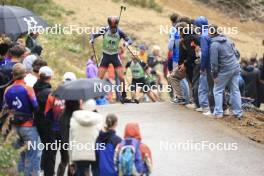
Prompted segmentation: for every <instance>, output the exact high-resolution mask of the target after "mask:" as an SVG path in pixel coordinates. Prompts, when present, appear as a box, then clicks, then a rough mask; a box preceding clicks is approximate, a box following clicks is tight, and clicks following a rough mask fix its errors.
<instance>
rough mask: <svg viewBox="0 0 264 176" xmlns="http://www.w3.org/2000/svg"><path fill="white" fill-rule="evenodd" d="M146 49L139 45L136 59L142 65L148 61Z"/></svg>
mask: <svg viewBox="0 0 264 176" xmlns="http://www.w3.org/2000/svg"><path fill="white" fill-rule="evenodd" d="M146 50H147V48H146V46H145V45H144V44H141V45H139V55H138V58H139V59H140V60H142V61H143V62H144V63H147V61H148V53H147V52H146Z"/></svg>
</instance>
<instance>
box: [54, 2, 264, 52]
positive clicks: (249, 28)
mask: <svg viewBox="0 0 264 176" xmlns="http://www.w3.org/2000/svg"><path fill="white" fill-rule="evenodd" d="M55 2H56V3H59V4H60V5H62V6H64V7H65V8H66V9H68V10H73V11H74V12H75V14H73V15H71V16H70V17H65V18H62V23H65V24H79V25H82V26H85V25H88V26H101V25H105V24H106V17H107V16H109V15H118V14H119V9H120V4H117V3H113V2H112V1H111V0H100V1H94V0H78V1H72V0H55ZM159 2H160V3H161V4H162V5H163V6H164V11H163V13H161V14H159V13H157V12H155V11H153V10H149V9H142V8H139V7H133V6H128V8H127V11H126V12H125V13H124V14H123V17H122V22H121V28H122V29H124V30H125V31H127V32H128V33H129V34H130V35H132V37H134V38H136V39H137V40H136V42H137V43H141V42H144V43H147V44H152V45H153V44H159V45H160V46H161V48H162V49H163V50H164V51H166V43H167V34H165V33H163V34H160V25H170V22H169V20H168V15H169V14H170V13H171V12H173V11H175V12H177V13H179V14H181V15H186V16H190V17H196V16H198V15H205V16H207V17H208V18H209V20H210V22H212V23H216V24H218V25H220V26H235V27H238V29H239V34H238V35H233V36H230V37H231V38H232V39H234V40H235V42H236V45H237V47H238V48H239V50H240V51H241V53H242V56H247V57H250V56H251V55H252V54H253V53H258V56H261V55H262V52H263V50H264V49H263V46H262V45H261V43H262V39H264V31H263V29H264V24H260V23H256V22H246V23H240V22H239V19H230V18H228V17H227V16H225V15H224V14H223V13H222V12H218V11H216V10H215V9H212V8H209V7H207V6H206V5H203V4H201V3H199V2H196V1H193V0H159Z"/></svg>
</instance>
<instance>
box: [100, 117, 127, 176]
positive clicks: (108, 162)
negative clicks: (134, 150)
mask: <svg viewBox="0 0 264 176" xmlns="http://www.w3.org/2000/svg"><path fill="white" fill-rule="evenodd" d="M117 122H118V119H117V116H116V115H115V114H108V115H107V116H106V120H105V126H104V128H103V129H102V130H101V131H100V133H99V136H98V138H97V139H96V144H97V146H101V145H104V146H105V149H104V150H97V151H96V154H97V159H98V161H97V163H98V165H99V176H105V175H107V176H117V172H116V169H115V165H114V154H115V148H116V146H117V144H119V143H120V142H121V141H122V139H121V138H120V137H119V136H117V135H116V131H115V129H116V127H117Z"/></svg>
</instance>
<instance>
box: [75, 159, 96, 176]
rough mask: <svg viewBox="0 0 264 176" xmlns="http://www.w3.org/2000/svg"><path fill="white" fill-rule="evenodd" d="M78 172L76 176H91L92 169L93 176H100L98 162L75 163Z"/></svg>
mask: <svg viewBox="0 0 264 176" xmlns="http://www.w3.org/2000/svg"><path fill="white" fill-rule="evenodd" d="M75 164H76V167H77V170H76V176H84V175H87V173H88V175H89V173H90V167H91V170H92V174H93V176H98V165H97V163H96V161H75Z"/></svg>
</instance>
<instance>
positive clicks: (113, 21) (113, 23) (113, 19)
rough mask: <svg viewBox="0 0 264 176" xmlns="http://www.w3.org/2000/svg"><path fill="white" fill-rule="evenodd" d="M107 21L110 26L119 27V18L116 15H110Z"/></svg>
mask: <svg viewBox="0 0 264 176" xmlns="http://www.w3.org/2000/svg"><path fill="white" fill-rule="evenodd" d="M107 22H108V25H109V27H110V28H117V26H118V23H119V18H118V17H116V16H110V17H108V19H107Z"/></svg>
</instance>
